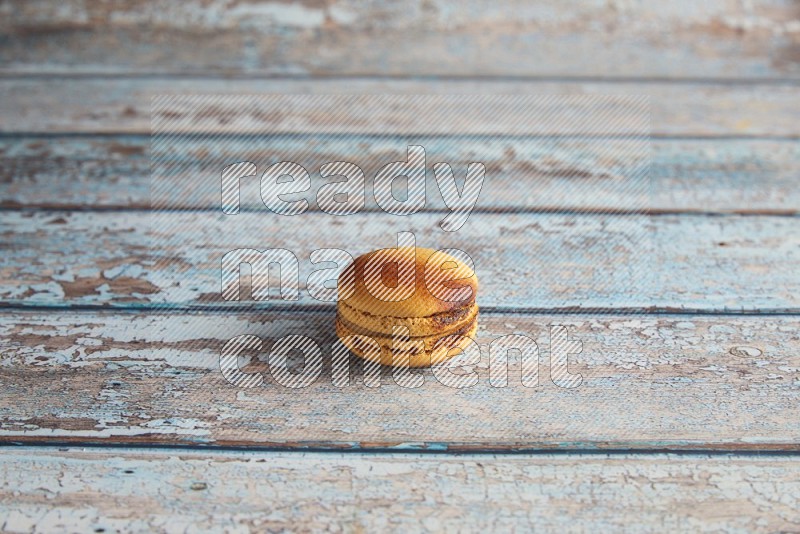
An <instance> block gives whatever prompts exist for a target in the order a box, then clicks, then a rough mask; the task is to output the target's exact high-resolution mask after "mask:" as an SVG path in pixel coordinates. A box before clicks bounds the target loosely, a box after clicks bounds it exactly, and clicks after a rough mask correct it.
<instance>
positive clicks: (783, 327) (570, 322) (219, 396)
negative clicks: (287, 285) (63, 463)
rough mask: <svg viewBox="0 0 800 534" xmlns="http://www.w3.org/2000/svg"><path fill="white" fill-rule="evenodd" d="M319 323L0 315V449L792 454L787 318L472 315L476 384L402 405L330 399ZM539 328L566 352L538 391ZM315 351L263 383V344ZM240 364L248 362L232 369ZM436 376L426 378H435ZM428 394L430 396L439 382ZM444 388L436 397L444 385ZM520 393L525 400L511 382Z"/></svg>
mask: <svg viewBox="0 0 800 534" xmlns="http://www.w3.org/2000/svg"><path fill="white" fill-rule="evenodd" d="M333 322H334V315H333V312H322V311H321V312H303V313H291V312H262V313H231V312H226V313H210V314H208V313H205V314H204V313H173V314H138V313H132V312H110V311H109V312H68V313H62V312H57V311H46V312H25V311H15V312H4V313H3V314H0V343H2V346H3V357H2V365H0V382H1V383H2V384H3V387H2V388H0V408H1V409H0V414H2V416H1V417H0V439H1V440H2V441H5V442H42V441H49V442H79V443H117V444H119V443H149V444H155V443H162V444H188V445H243V446H254V445H257V446H275V447H286V448H301V449H302V448H308V447H323V448H344V449H386V448H400V449H411V450H413V449H418V448H424V449H434V450H448V451H465V450H487V449H488V450H521V449H564V450H575V449H604V448H606V449H636V450H653V449H658V450H675V449H715V450H716V449H732V450H762V451H764V450H800V412H798V410H797V405H798V401H800V374H798V372H799V370H800V336H798V333H799V332H800V317H798V316H769V317H721V316H691V315H689V316H687V315H681V316H668V315H667V316H659V317H630V316H627V317H626V316H603V317H587V316H576V315H546V314H544V315H530V314H519V313H509V314H500V313H491V312H488V313H483V314H482V316H481V319H480V328H479V331H478V336H477V338H476V341H477V343H478V344H479V345H480V347H481V350H482V354H481V359H480V362H473V363H474V365H471V366H466V365H465V366H464V367H463V368H462V369H461V372H464V373H469V372H474V373H476V376H477V382H476V383H475V384H474V385H472V386H471V387H466V388H463V389H454V388H451V387H448V386H446V385H445V384H443V383H441V382H439V381H438V380H437V379H435V378H434V376H433V375H432V374H431V371H430V370H424V371H421V373H422V376H423V379H424V383H423V384H422V386H421V387H419V388H416V389H411V388H408V387H403V386H401V385H398V383H395V381H394V380H393V378H392V375H391V371H390V369H388V368H387V369H384V370H383V375H382V377H381V382H380V386H379V387H376V388H370V387H366V385H365V384H364V382H363V371H362V369H361V366H360V364H358V363H357V361H356V359H355V357H352V360H351V362H350V364H351V366H352V367H351V370H352V375H351V381H350V383H349V385H347V386H343V387H340V386H336V385H334V382H333V379H332V373H331V358H330V355H331V343H332V342H333V341H334V339H335V333H334V329H333ZM551 324H562V325H567V326H568V327H569V328H570V329H571V331H570V336H571V337H572V338H573V339H576V340H578V341H580V343H581V344H582V352H581V353H580V354H573V355H570V356H569V370H570V372H571V373H573V374H576V373H579V374H580V375H581V377H582V382H581V383H580V385H579V386H577V387H573V388H561V387H557V386H556V385H555V384H554V383H553V382H551V380H550V378H549V377H550V358H549V356H550V343H549V336H550V334H549V331H550V330H549V328H550V326H549V325H551ZM511 333H518V334H523V335H527V336H529V337H530V338H531V339H534V340H535V341H536V343H537V344H538V345H539V348H540V351H541V355H540V373H539V377H540V380H539V384H540V385H539V386H538V387H525V386H523V383H522V382H521V378H520V362H519V361H518V360H517V359H516V358H515V357H512V358H511V363H510V370H509V374H508V385H507V387H494V386H492V385H491V383H490V382H489V357H488V345H489V344H490V343H491V342H492V341H494V340H496V339H498V338H499V337H501V336H503V335H506V334H511ZM244 334H249V335H257V336H259V337H260V338H261V339H262V340H263V342H264V346H263V350H261V351H259V352H257V353H248V356H249V357H250V359H249V360H245V361H243V363H242V364H241V365H243V366H245V365H246V366H245V367H244V369H245V371H246V372H260V373H262V376H263V379H264V382H263V384H262V385H261V386H258V387H255V388H251V389H241V388H238V387H236V386H234V385H232V384H230V383H229V382H227V381H226V379H225V378H224V377H223V375H222V372H221V370H220V364H219V359H220V351H221V348H222V346H223V345H224V343H226V342H227V341H228V340H229V339H231V338H233V337H235V336H239V335H244ZM295 334H299V335H305V336H308V337H310V338H312V339H313V340H315V342H316V343H318V344H319V347H320V349H321V351H322V355H323V356H322V357H323V360H324V364H323V371H322V373H321V374H320V376H319V377H318V378H317V379H316V381H315V382H314V383H313V384H311V385H310V386H308V387H303V388H294V389H293V388H289V387H285V386H282V385H281V383H280V382H278V381H276V379H275V378H274V377H273V375H272V374H271V373H270V370H269V364H270V359H269V356H268V354H269V351H270V350H271V348H272V346H273V343H274V342H275V340H276V339H277V338H280V337H283V336H286V335H295ZM247 361H249V362H250V363H247ZM440 376H441V375H440ZM445 380H446V379H445ZM450 383H451V384H452V382H450ZM529 385H530V383H529Z"/></svg>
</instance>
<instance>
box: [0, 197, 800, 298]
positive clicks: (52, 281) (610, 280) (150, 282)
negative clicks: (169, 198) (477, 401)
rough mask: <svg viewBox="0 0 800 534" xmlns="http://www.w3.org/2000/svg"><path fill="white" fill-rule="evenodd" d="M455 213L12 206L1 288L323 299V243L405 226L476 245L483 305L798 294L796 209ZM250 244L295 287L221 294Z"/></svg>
mask: <svg viewBox="0 0 800 534" xmlns="http://www.w3.org/2000/svg"><path fill="white" fill-rule="evenodd" d="M445 215H446V212H440V213H431V212H420V213H417V214H415V215H413V216H410V217H399V216H395V215H390V214H386V213H383V212H380V213H358V214H355V215H352V216H346V217H337V216H333V215H328V214H325V213H305V214H302V215H298V216H294V217H287V216H280V215H277V214H273V213H271V212H269V211H267V210H266V208H264V209H263V210H262V211H253V212H248V213H241V214H239V215H236V216H226V215H222V214H219V213H217V212H141V211H131V212H15V211H7V212H4V213H2V217H0V224H1V226H0V235H2V237H3V247H4V249H5V250H7V251H9V253H8V254H6V255H5V257H4V258H3V265H2V269H0V282H1V283H2V285H1V287H0V298H2V300H3V302H4V304H6V305H9V304H13V305H22V306H25V305H56V306H64V305H103V306H134V307H135V306H145V307H148V306H153V305H171V306H179V307H185V306H192V307H195V306H201V307H208V306H219V305H223V304H224V305H235V304H238V305H241V307H242V309H252V308H253V306H257V307H262V308H269V309H275V307H276V306H278V307H281V309H284V308H289V309H293V308H294V309H296V308H297V306H298V305H299V306H303V305H309V304H311V305H314V306H317V305H319V304H320V302H318V301H317V300H315V299H314V298H312V297H311V296H310V294H309V293H308V292H307V287H306V280H307V279H308V276H309V275H310V274H311V272H312V271H314V270H318V269H321V268H322V266H314V265H313V264H312V263H311V261H310V260H309V254H310V253H311V252H312V251H314V250H316V249H320V248H339V249H342V250H344V251H347V252H349V253H350V254H351V255H353V256H356V255H359V254H362V253H364V252H368V251H370V250H375V249H378V248H386V247H390V246H396V244H397V232H401V231H410V232H413V233H414V234H415V236H416V243H417V245H418V246H433V247H437V248H448V247H451V248H452V247H454V248H459V249H461V250H463V251H465V252H466V253H468V254H469V255H470V256H471V257H472V259H473V261H474V263H475V269H476V272H477V273H478V277H479V279H480V281H481V293H480V295H479V303H480V304H481V305H482V306H484V307H490V308H504V309H518V308H536V309H542V308H547V309H554V308H558V309H561V308H576V309H582V310H594V309H598V308H614V309H620V308H626V309H634V310H654V309H655V310H658V309H660V310H680V309H684V310H703V311H720V310H733V311H739V310H747V311H753V312H759V311H761V312H764V311H773V312H776V311H796V310H798V304H800V301H798V299H800V291H798V289H799V288H800V277H798V272H797V269H796V268H795V266H796V265H797V262H798V259H800V246H799V245H800V241H799V240H800V234H798V232H797V227H798V219H797V218H796V217H774V216H695V215H692V216H672V215H669V216H666V215H665V216H660V217H654V218H652V219H651V218H648V217H644V216H634V215H597V214H594V215H573V214H566V215H565V214H527V213H522V214H515V213H473V214H472V215H471V216H470V218H469V220H468V221H467V223H466V224H465V225H464V227H463V228H461V229H460V230H459V231H457V232H444V231H442V230H441V228H440V227H439V223H440V222H441V220H442V219H443V218H444V217H445ZM242 247H244V248H258V249H265V248H283V249H287V250H289V251H291V252H292V253H293V254H295V255H296V256H297V258H298V263H299V288H300V290H299V295H298V300H297V301H282V300H279V297H278V293H277V285H278V280H277V276H274V277H272V280H271V282H270V285H271V286H273V290H274V293H272V297H271V299H270V300H264V301H260V302H250V301H242V302H233V301H223V300H222V299H221V296H220V293H221V289H220V288H221V282H220V280H221V271H220V265H221V259H222V256H223V255H224V254H225V253H226V252H229V251H232V250H234V249H237V248H242ZM333 276H335V275H333V274H332V277H333ZM328 304H332V303H328Z"/></svg>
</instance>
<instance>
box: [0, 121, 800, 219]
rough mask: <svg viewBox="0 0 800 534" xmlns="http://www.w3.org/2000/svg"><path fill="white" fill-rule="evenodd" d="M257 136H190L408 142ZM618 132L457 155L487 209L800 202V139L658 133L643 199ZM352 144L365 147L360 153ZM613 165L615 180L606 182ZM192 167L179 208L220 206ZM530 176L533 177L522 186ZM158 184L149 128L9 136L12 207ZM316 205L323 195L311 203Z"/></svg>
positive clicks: (327, 153) (784, 208)
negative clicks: (624, 172) (483, 175)
mask: <svg viewBox="0 0 800 534" xmlns="http://www.w3.org/2000/svg"><path fill="white" fill-rule="evenodd" d="M246 140H247V138H242V140H241V142H239V143H238V144H237V143H236V142H234V141H232V140H226V141H225V142H224V143H214V142H209V141H199V142H192V141H191V140H190V139H185V140H184V141H183V142H182V145H181V147H182V148H181V151H182V158H184V160H183V164H185V165H190V164H194V163H197V164H199V163H200V162H202V161H204V160H206V159H208V158H214V160H217V159H220V158H225V159H226V160H228V161H235V160H237V159H240V160H246V159H251V160H253V159H255V160H257V162H255V163H257V164H260V166H261V168H263V167H264V166H265V165H268V164H270V163H272V162H275V161H287V160H293V159H297V158H298V156H299V155H300V154H302V155H303V158H304V162H303V163H304V166H307V167H308V168H309V169H317V168H319V165H320V164H321V163H324V162H327V161H337V160H338V159H341V158H344V159H348V161H355V160H358V161H368V162H369V161H372V162H376V161H377V162H382V163H385V162H386V161H390V160H391V158H396V157H398V156H397V154H396V153H397V151H398V146H401V144H399V143H398V142H397V141H391V140H386V139H382V138H381V137H372V136H363V137H360V138H353V139H350V140H348V141H347V142H342V141H337V140H336V139H335V138H334V139H314V142H310V141H308V140H303V139H302V138H299V139H294V140H293V139H286V138H280V137H274V136H266V135H265V136H263V140H262V141H261V142H255V143H253V142H252V140H249V141H248V142H245V141H246ZM595 143H596V142H595ZM615 143H616V144H617V145H619V146H620V149H622V148H623V147H624V142H620V141H614V140H608V141H607V142H605V143H604V144H603V149H602V150H597V148H596V146H595V144H593V143H586V144H585V145H584V146H583V147H581V143H580V142H578V141H571V142H564V141H562V140H558V139H550V140H547V141H544V140H540V141H538V142H537V141H535V140H527V141H526V140H520V139H513V138H509V139H492V138H486V139H483V140H480V141H470V140H464V141H461V142H460V143H458V145H459V146H460V147H462V148H461V150H460V151H458V152H457V153H453V154H452V156H451V157H450V163H451V165H453V167H454V168H455V169H458V168H465V166H466V165H467V164H468V163H469V162H471V161H473V160H479V161H481V162H484V163H485V164H486V165H487V169H488V171H487V183H486V185H485V186H484V189H483V191H482V193H481V197H480V199H479V201H478V208H479V209H484V210H487V209H488V210H491V209H496V210H509V211H513V210H515V209H525V210H528V211H536V210H547V209H548V208H551V207H553V206H558V207H560V208H567V209H570V208H571V209H578V210H595V209H616V210H620V209H623V208H624V207H626V206H629V207H630V206H633V207H636V208H639V207H641V205H642V204H644V205H646V206H648V207H649V208H650V210H651V211H652V212H656V213H658V212H672V211H701V212H715V213H731V212H735V213H765V214H769V213H780V214H797V213H800V191H798V188H797V187H795V182H796V177H797V175H798V173H800V142H796V141H776V140H729V141H726V142H720V141H716V140H715V141H711V140H680V139H668V140H667V139H656V140H654V141H653V142H652V154H651V160H652V161H651V163H650V177H651V179H650V192H649V198H645V199H643V200H644V202H639V205H638V206H637V205H636V204H635V201H636V200H637V199H636V198H631V196H630V193H629V191H627V189H625V188H623V187H622V186H623V184H625V183H626V182H625V181H624V180H618V179H616V178H617V177H618V176H619V172H620V168H623V166H624V167H627V168H629V167H630V166H631V165H632V164H633V163H634V161H631V157H630V156H631V154H630V152H628V153H627V154H625V152H624V151H622V153H621V154H620V157H619V158H617V159H614V158H611V157H609V155H611V154H613V153H614V152H615V149H614V145H615ZM254 145H255V147H257V148H254ZM424 146H426V147H427V148H428V149H430V148H432V147H431V146H428V144H426V145H424ZM593 146H594V148H593ZM356 147H357V148H356ZM401 148H404V146H402V147H401ZM453 148H456V147H453ZM538 148H544V149H546V154H539V153H538V152H537V149H538ZM450 152H452V148H451V149H450ZM450 152H449V153H448V155H450ZM351 153H352V154H353V156H349V154H351ZM509 154H511V155H512V156H510V155H509ZM623 154H624V155H625V158H623ZM601 156H602V157H601ZM173 157H177V156H173ZM334 158H335V159H334ZM501 163H503V164H502V165H501ZM640 163H641V162H640ZM362 165H363V163H362ZM365 172H366V175H367V176H368V177H371V176H372V174H370V172H369V171H365ZM603 176H608V177H609V179H608V180H605V181H603V180H602V179H601V177H603ZM187 178H188V177H187V176H184V175H180V176H174V177H172V176H170V177H160V178H159V183H160V184H162V187H164V188H169V185H168V184H171V183H172V182H173V181H174V182H175V183H176V184H177V183H182V184H183V186H182V188H181V189H182V190H183V191H185V193H186V194H185V196H184V197H182V198H181V199H180V201H179V202H175V207H180V208H207V209H218V208H219V203H220V200H219V183H218V181H219V180H218V177H217V176H212V177H209V179H208V180H201V179H198V177H197V176H193V177H192V183H193V185H192V187H191V188H189V187H186V185H185V184H186V183H187V181H186V180H187ZM428 178H429V183H428V191H430V192H431V194H429V195H428V202H427V204H426V205H427V206H428V207H429V208H433V209H445V206H444V204H443V202H442V199H441V196H440V195H439V194H437V193H436V191H437V186H436V183H435V181H434V179H433V176H430V175H429V176H428ZM585 180H592V183H593V184H594V185H595V187H591V188H581V187H575V185H579V184H581V183H583V181H585ZM243 182H244V183H243V185H242V187H243V192H242V194H241V199H242V205H243V209H255V208H259V209H263V208H262V206H263V204H262V203H261V201H260V197H259V194H258V192H257V191H255V188H256V187H257V181H253V183H252V184H248V183H247V181H243ZM318 182H319V183H318ZM322 183H323V181H322V180H321V178H320V177H319V175H318V174H316V173H314V174H312V190H313V191H316V190H317V189H318V187H319V186H321V184H322ZM521 184H530V187H520V185H521ZM150 185H151V169H150V139H149V138H148V137H145V136H118V137H111V138H107V137H104V136H100V137H97V136H82V137H75V136H66V137H54V138H52V137H48V138H42V137H37V136H20V137H10V138H0V207H4V208H42V209H47V208H58V209H69V208H96V207H99V208H103V209H109V208H125V209H130V208H147V207H149V206H150V194H151V193H150ZM251 186H252V187H251ZM565 191H568V192H569V195H565V194H564V192H565ZM312 198H315V195H312ZM366 200H367V205H366V207H365V209H372V210H376V209H378V208H377V206H376V205H375V203H374V199H373V197H372V196H371V195H369V194H368V195H367V198H366ZM315 208H316V203H315V202H314V201H313V200H312V202H311V209H315Z"/></svg>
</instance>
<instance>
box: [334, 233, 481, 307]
mask: <svg viewBox="0 0 800 534" xmlns="http://www.w3.org/2000/svg"><path fill="white" fill-rule="evenodd" d="M412 275H413V280H411V276H412ZM348 284H352V286H351V287H352V288H353V292H352V295H350V296H349V297H348V298H345V299H344V301H343V302H345V303H346V304H347V306H349V307H350V308H353V309H355V310H360V311H363V312H366V313H370V314H373V315H381V316H388V317H428V316H431V315H436V314H440V313H446V312H452V311H456V310H460V309H462V308H464V307H467V306H472V305H473V304H474V303H475V296H476V295H477V293H478V278H477V276H476V275H475V272H474V271H473V270H472V268H471V267H470V266H468V265H467V264H465V263H464V262H462V261H460V260H459V259H457V258H455V257H453V256H451V255H449V254H447V253H445V252H441V251H436V250H434V249H430V248H416V247H398V248H390V249H381V250H376V251H374V252H370V253H368V254H364V255H362V256H359V257H358V258H356V259H355V261H354V262H353V263H352V264H350V265H349V266H348V267H347V268H346V269H345V270H344V271H342V273H341V274H340V276H339V280H338V289H339V295H340V298H342V296H346V295H347V292H348V289H349V288H348ZM412 287H413V290H412ZM397 299H402V300H397Z"/></svg>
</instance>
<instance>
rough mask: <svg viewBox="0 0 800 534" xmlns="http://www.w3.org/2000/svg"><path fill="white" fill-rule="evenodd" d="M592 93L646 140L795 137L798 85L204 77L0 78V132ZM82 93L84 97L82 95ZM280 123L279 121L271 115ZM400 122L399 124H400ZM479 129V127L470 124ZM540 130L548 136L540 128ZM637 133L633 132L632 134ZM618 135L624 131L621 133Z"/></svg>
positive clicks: (136, 129) (392, 113) (385, 121)
mask: <svg viewBox="0 0 800 534" xmlns="http://www.w3.org/2000/svg"><path fill="white" fill-rule="evenodd" d="M270 93H314V94H328V93H334V94H341V93H346V94H351V93H359V94H361V93H368V94H373V93H378V94H389V93H391V94H395V93H398V94H420V93H421V94H476V93H479V94H485V93H498V94H534V95H537V94H543V95H552V94H558V95H563V94H596V95H616V97H620V96H625V95H647V96H649V97H650V108H651V125H652V133H653V135H655V136H656V137H658V136H691V137H706V136H711V137H713V136H769V137H791V138H797V137H800V110H799V109H798V106H797V101H798V99H800V87H798V86H796V85H793V84H788V85H758V84H713V83H691V82H685V83H650V82H642V81H630V82H628V81H625V82H615V83H607V82H600V81H597V82H589V81H587V82H573V81H563V82H557V81H540V82H535V81H502V80H501V81H481V80H465V81H425V80H408V81H401V80H391V79H389V80H380V79H358V80H349V79H331V80H286V79H255V80H221V79H209V78H160V77H155V78H136V77H134V78H128V79H118V78H117V79H115V78H89V79H80V78H78V79H75V78H69V77H67V78H47V77H45V78H38V77H34V78H8V79H0V96H2V98H0V132H7V133H8V132H13V133H20V132H23V133H24V132H41V133H53V132H90V133H97V132H102V133H140V134H149V133H150V132H151V123H150V118H151V117H150V111H151V109H150V105H151V100H152V98H153V97H155V96H158V95H164V94H184V95H186V94H206V95H209V94H210V95H217V94H225V95H229V96H230V95H236V94H241V95H252V94H260V95H263V94H270ZM87 95H91V98H87ZM381 111H382V113H376V114H374V115H373V116H371V117H370V121H369V122H368V123H367V125H368V126H369V128H366V126H365V129H367V130H368V131H370V132H373V133H382V132H385V131H387V130H388V131H397V130H398V127H397V121H398V120H399V119H407V118H408V117H409V116H425V115H426V114H430V113H431V110H430V109H425V108H424V107H419V106H417V107H416V108H414V107H410V106H404V107H403V108H402V109H399V110H393V109H388V108H387V109H383V110H381ZM278 116H279V115H278ZM271 117H272V118H274V117H275V115H273V114H264V115H259V116H258V117H255V118H253V117H251V116H245V117H243V120H245V122H246V124H247V128H248V131H253V132H258V133H263V132H265V131H266V132H270V131H272V129H273V128H275V126H276V123H275V121H274V120H271ZM224 120H227V119H226V118H225V117H218V116H215V115H214V114H213V113H212V114H205V115H204V119H203V121H201V122H200V123H198V124H196V125H195V126H202V128H203V129H204V130H208V129H214V128H217V129H219V128H220V127H221V126H222V127H223V128H224V129H225V130H228V131H230V130H231V129H233V128H234V127H235V126H236V123H235V122H228V123H225V122H224ZM401 122H402V121H401ZM473 124H478V125H479V124H480V121H473ZM532 127H536V125H535V124H533V126H532ZM540 129H541V130H542V131H541V132H540V133H543V134H547V133H552V132H548V131H547V130H546V129H544V128H540ZM639 131H640V127H639V126H638V125H637V127H636V132H637V133H638V132H639ZM616 132H617V133H625V132H624V131H623V129H622V128H617V129H616Z"/></svg>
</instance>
